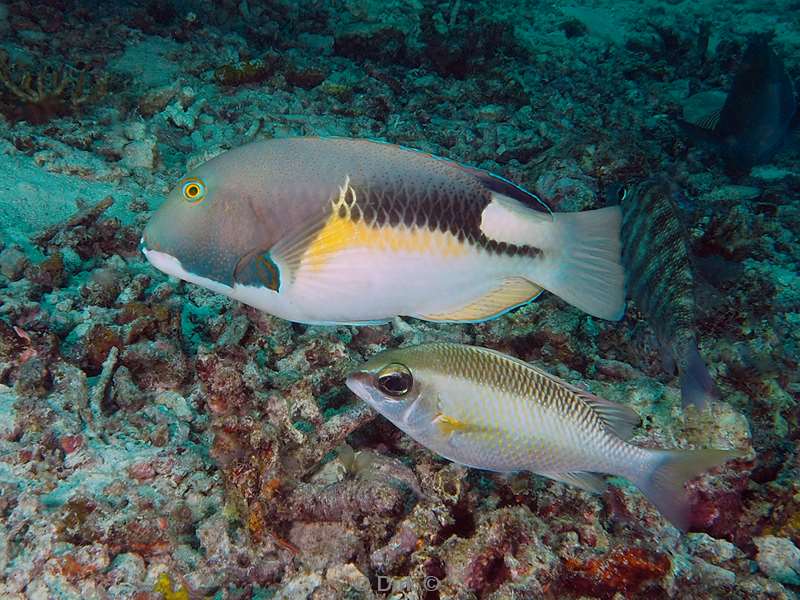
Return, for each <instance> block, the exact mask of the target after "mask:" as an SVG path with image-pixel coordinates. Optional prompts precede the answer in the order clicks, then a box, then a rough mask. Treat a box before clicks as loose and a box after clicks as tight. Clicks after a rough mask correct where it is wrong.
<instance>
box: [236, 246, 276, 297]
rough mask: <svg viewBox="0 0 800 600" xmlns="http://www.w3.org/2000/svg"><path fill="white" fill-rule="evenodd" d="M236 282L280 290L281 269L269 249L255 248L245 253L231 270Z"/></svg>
mask: <svg viewBox="0 0 800 600" xmlns="http://www.w3.org/2000/svg"><path fill="white" fill-rule="evenodd" d="M233 280H234V281H235V282H236V283H239V284H242V285H250V286H263V287H266V288H269V289H271V290H274V291H276V292H278V291H280V287H281V270H280V267H278V265H277V264H276V263H275V260H274V259H273V258H272V255H271V253H270V251H269V250H261V249H256V250H253V251H251V252H248V253H247V254H245V255H244V256H243V257H242V258H240V259H239V262H237V263H236V268H235V269H234V270H233Z"/></svg>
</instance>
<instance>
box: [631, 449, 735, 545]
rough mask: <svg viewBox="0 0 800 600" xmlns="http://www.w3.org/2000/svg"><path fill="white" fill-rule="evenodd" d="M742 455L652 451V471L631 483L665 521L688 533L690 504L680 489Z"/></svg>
mask: <svg viewBox="0 0 800 600" xmlns="http://www.w3.org/2000/svg"><path fill="white" fill-rule="evenodd" d="M741 454H742V453H741V452H739V451H737V450H714V449H710V450H652V451H651V460H652V462H651V464H652V466H653V467H652V469H651V470H650V472H649V473H646V474H645V475H644V476H643V478H642V480H641V481H635V480H633V483H635V484H636V486H637V487H638V488H639V489H640V490H641V491H642V493H643V494H644V495H645V496H646V497H647V499H648V500H650V502H652V503H653V504H655V506H656V508H658V510H659V511H660V512H661V514H662V515H664V517H665V518H666V519H667V520H668V521H670V522H671V523H672V524H673V525H675V527H677V528H678V529H681V530H682V531H687V530H688V528H689V503H688V500H687V499H686V492H685V491H684V489H683V485H684V484H685V483H686V482H687V481H689V480H690V479H694V478H695V477H697V476H698V475H700V474H701V473H703V472H704V471H707V470H708V469H711V468H712V467H716V466H718V465H721V464H723V463H725V462H727V461H729V460H731V459H734V458H736V457H738V456H741Z"/></svg>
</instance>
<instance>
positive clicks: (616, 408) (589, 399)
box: [524, 363, 642, 441]
mask: <svg viewBox="0 0 800 600" xmlns="http://www.w3.org/2000/svg"><path fill="white" fill-rule="evenodd" d="M524 364H527V363H524ZM528 367H529V368H530V369H532V370H534V371H536V372H537V373H539V374H540V375H542V376H543V377H547V378H548V379H550V380H551V381H554V382H555V383H557V384H559V385H562V386H564V387H565V388H567V389H568V390H570V391H571V392H573V393H574V394H576V395H577V396H578V397H579V398H580V399H581V400H583V401H584V402H585V403H586V404H587V405H588V406H589V407H590V408H591V409H592V410H593V411H594V412H595V414H596V415H597V416H598V417H599V418H600V420H601V421H602V422H603V424H604V425H605V426H606V428H607V429H608V430H609V431H610V432H611V433H613V434H614V435H616V436H617V437H619V438H620V439H622V440H624V441H627V440H629V439H631V437H633V430H634V429H636V428H637V427H638V426H639V425H640V424H641V423H642V419H641V417H640V416H639V414H638V413H637V412H636V411H635V410H633V409H632V408H629V407H627V406H625V405H624V404H618V403H617V402H610V401H608V400H604V399H603V398H600V397H599V396H595V395H594V394H592V393H591V392H587V391H586V390H582V389H581V388H579V387H576V386H574V385H572V384H571V383H568V382H566V381H564V380H563V379H561V378H560V377H556V376H555V375H552V374H551V373H548V372H547V371H544V370H542V369H540V368H539V367H537V366H535V365H531V364H528Z"/></svg>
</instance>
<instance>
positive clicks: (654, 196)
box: [609, 177, 717, 409]
mask: <svg viewBox="0 0 800 600" xmlns="http://www.w3.org/2000/svg"><path fill="white" fill-rule="evenodd" d="M679 194H680V191H679V190H678V188H677V186H676V185H674V184H673V183H672V182H671V181H669V180H668V179H667V178H665V177H656V178H653V179H649V180H647V181H645V182H643V183H641V184H639V185H638V186H636V187H635V188H633V189H630V190H626V189H625V188H624V187H622V186H616V187H614V189H613V190H611V193H610V194H609V195H610V196H616V198H615V199H616V200H617V201H618V202H619V203H620V205H621V207H622V234H621V235H622V263H623V265H624V267H625V273H626V287H627V291H628V297H629V298H632V299H633V300H634V301H635V302H636V305H637V306H638V307H639V309H640V310H641V311H642V312H643V313H644V315H645V317H646V318H647V321H648V322H649V323H650V325H651V326H652V327H653V329H654V330H655V332H656V336H657V337H658V341H659V343H660V344H661V346H662V352H663V356H664V358H665V363H666V364H665V367H666V368H667V369H668V370H669V371H670V372H674V368H675V366H677V369H678V375H679V377H680V382H681V397H682V399H683V406H684V407H686V406H688V405H689V404H694V405H695V406H697V408H699V409H702V408H703V407H705V405H706V402H707V401H708V399H710V398H714V397H716V396H717V391H716V387H715V385H714V382H713V380H712V379H711V375H709V373H708V369H707V368H706V365H705V363H704V362H703V359H702V358H701V357H700V353H699V352H698V350H697V337H696V334H695V325H694V320H695V300H694V273H693V270H692V264H691V261H690V259H689V244H688V241H687V237H686V231H685V229H684V227H683V225H682V224H681V222H680V219H679V217H678V215H679V212H678V211H679V209H678V203H677V201H676V197H679V196H678V195H679Z"/></svg>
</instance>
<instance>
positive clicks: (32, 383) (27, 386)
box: [14, 356, 52, 398]
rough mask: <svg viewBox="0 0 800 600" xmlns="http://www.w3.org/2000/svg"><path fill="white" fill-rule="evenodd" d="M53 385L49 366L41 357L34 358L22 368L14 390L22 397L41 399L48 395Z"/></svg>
mask: <svg viewBox="0 0 800 600" xmlns="http://www.w3.org/2000/svg"><path fill="white" fill-rule="evenodd" d="M51 384H52V380H51V377H50V371H49V370H48V368H47V364H46V363H45V361H44V360H43V359H41V358H40V357H38V356H34V357H33V358H30V359H28V360H26V361H25V362H24V363H22V365H21V366H20V368H19V374H18V375H17V382H16V385H15V386H14V389H15V390H16V392H17V393H18V394H19V395H20V396H35V397H38V398H41V397H43V396H45V395H46V394H47V391H48V390H49V389H50V387H51Z"/></svg>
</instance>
